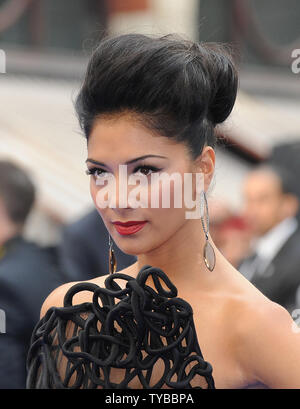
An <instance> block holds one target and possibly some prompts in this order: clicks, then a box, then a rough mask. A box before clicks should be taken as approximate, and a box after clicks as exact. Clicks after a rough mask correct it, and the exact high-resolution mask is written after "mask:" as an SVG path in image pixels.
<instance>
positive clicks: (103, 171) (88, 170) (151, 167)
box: [86, 165, 161, 176]
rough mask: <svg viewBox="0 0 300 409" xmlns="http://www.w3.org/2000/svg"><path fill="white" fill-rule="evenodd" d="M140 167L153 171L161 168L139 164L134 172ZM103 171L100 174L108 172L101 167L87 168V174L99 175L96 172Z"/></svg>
mask: <svg viewBox="0 0 300 409" xmlns="http://www.w3.org/2000/svg"><path fill="white" fill-rule="evenodd" d="M138 169H147V170H151V171H153V172H159V171H160V170H161V169H159V168H156V167H155V166H147V165H140V166H137V167H136V168H135V169H134V172H133V173H135V172H136V171H137V170H138ZM97 171H98V172H102V173H100V175H101V174H103V173H107V172H106V171H105V170H104V169H101V168H91V169H87V170H86V174H87V175H93V176H97V175H96V172H97ZM100 175H98V176H100ZM145 176H148V175H145Z"/></svg>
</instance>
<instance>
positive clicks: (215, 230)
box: [208, 198, 251, 268]
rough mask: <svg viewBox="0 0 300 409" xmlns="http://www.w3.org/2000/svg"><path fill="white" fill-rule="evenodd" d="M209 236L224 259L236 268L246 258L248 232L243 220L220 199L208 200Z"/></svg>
mask: <svg viewBox="0 0 300 409" xmlns="http://www.w3.org/2000/svg"><path fill="white" fill-rule="evenodd" d="M208 202H209V208H210V215H211V216H210V231H211V236H212V238H213V240H214V242H215V244H216V245H217V246H218V248H219V250H220V251H221V253H222V254H223V256H224V257H226V259H227V260H228V261H229V262H230V263H231V264H232V265H233V266H234V267H236V268H237V267H238V266H239V265H240V263H241V261H242V260H243V259H244V258H245V257H246V255H247V254H248V250H249V245H250V237H251V235H250V232H249V228H248V226H247V223H246V221H245V220H244V218H243V217H242V216H241V215H239V214H237V212H236V211H234V210H233V209H231V208H230V206H229V205H228V204H227V203H226V202H225V201H223V200H221V199H216V198H213V199H209V201H208Z"/></svg>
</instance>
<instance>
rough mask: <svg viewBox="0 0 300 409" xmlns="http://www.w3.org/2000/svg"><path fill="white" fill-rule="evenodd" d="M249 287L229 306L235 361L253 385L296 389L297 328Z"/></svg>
mask: <svg viewBox="0 0 300 409" xmlns="http://www.w3.org/2000/svg"><path fill="white" fill-rule="evenodd" d="M252 287H253V286H252V284H250V283H249V287H247V288H246V287H245V291H242V292H241V295H240V297H237V298H236V299H235V301H234V302H232V303H231V309H232V310H231V312H230V314H231V318H233V322H234V324H233V326H234V334H235V354H236V359H237V360H238V361H239V362H240V364H241V367H242V368H243V370H244V371H245V373H247V374H248V379H251V380H253V381H254V382H257V383H260V384H263V385H266V386H268V387H271V388H277V387H278V388H281V387H282V388H285V387H290V385H292V386H297V387H299V386H300V384H299V379H300V376H299V375H300V371H299V369H298V368H299V364H300V362H299V358H298V357H299V356H300V334H299V332H300V329H299V328H298V327H297V326H296V324H295V322H294V321H293V319H292V317H291V315H290V313H289V312H288V311H287V310H286V309H285V308H284V307H282V306H281V305H279V304H277V303H275V302H273V301H271V300H270V299H268V298H267V297H265V296H264V295H263V294H262V293H261V292H260V291H258V290H257V289H255V288H252ZM233 309H235V311H233ZM295 357H297V359H296V361H297V365H298V368H296V363H295ZM288 373H289V375H288Z"/></svg>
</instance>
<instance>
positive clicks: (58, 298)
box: [40, 265, 135, 318]
mask: <svg viewBox="0 0 300 409" xmlns="http://www.w3.org/2000/svg"><path fill="white" fill-rule="evenodd" d="M134 267H135V266H134V265H131V266H129V267H127V268H125V269H123V270H121V271H118V273H122V274H128V275H134V272H135V268H134ZM108 276H109V274H107V275H104V276H99V277H96V278H93V279H91V280H86V281H72V282H69V283H65V284H63V285H61V286H59V287H57V288H56V289H55V290H53V291H52V292H51V293H50V294H49V295H48V297H47V298H46V299H45V301H44V303H43V305H42V308H41V312H40V317H41V318H42V317H43V316H44V315H45V314H46V312H47V311H48V310H49V308H51V307H63V306H64V298H65V295H66V293H67V291H68V290H69V289H70V288H71V287H73V286H74V285H75V284H80V283H81V284H83V283H92V284H96V285H98V286H99V287H104V286H105V280H106V278H107V277H108ZM116 281H117V283H118V284H120V286H122V281H121V280H116ZM91 301H92V293H91V292H90V291H80V292H79V293H77V294H75V296H74V298H73V304H81V303H83V302H91Z"/></svg>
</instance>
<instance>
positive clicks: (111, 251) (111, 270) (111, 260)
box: [108, 234, 117, 274]
mask: <svg viewBox="0 0 300 409" xmlns="http://www.w3.org/2000/svg"><path fill="white" fill-rule="evenodd" d="M108 236H109V237H108V244H109V273H110V274H113V273H115V272H116V270H117V259H116V256H115V251H114V249H113V247H112V246H113V243H112V240H111V237H110V234H108Z"/></svg>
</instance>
